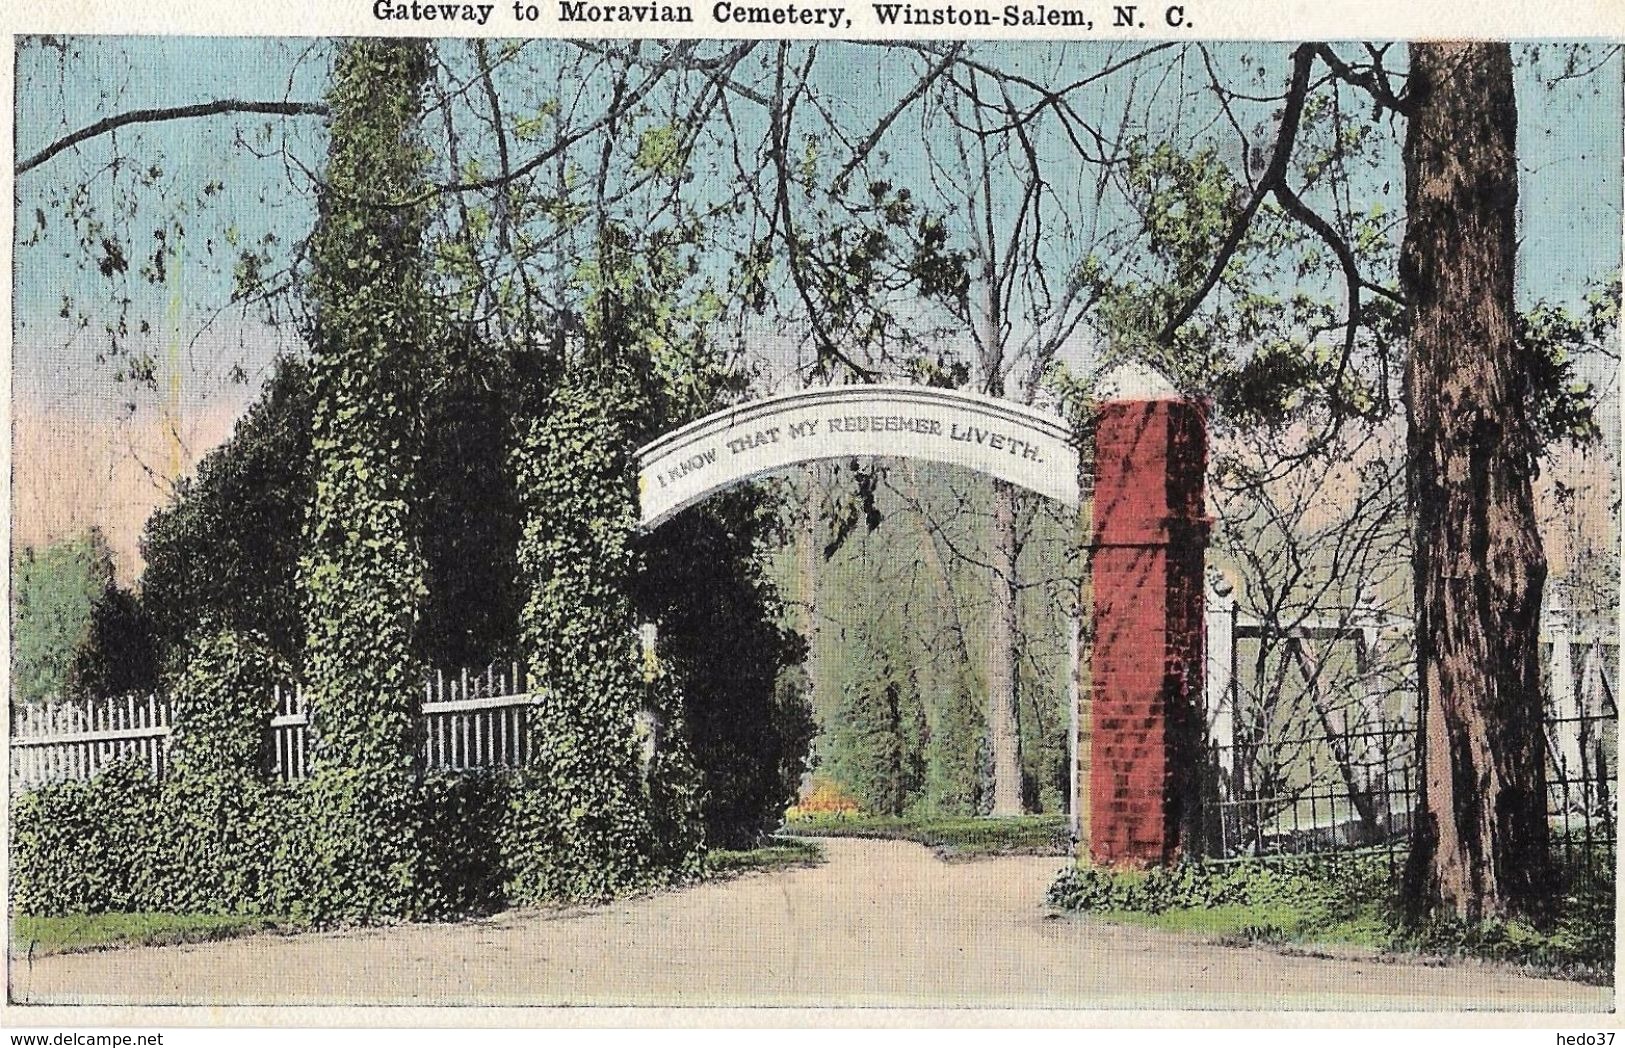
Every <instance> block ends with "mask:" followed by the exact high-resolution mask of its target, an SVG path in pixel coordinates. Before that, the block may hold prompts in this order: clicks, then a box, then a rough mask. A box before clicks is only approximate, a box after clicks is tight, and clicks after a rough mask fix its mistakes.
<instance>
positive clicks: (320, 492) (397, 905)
mask: <svg viewBox="0 0 1625 1048" xmlns="http://www.w3.org/2000/svg"><path fill="white" fill-rule="evenodd" d="M428 76H429V56H428V45H427V44H426V43H425V42H423V41H411V40H400V41H391V40H351V41H347V42H346V43H345V44H344V45H343V47H342V48H341V49H340V52H339V54H338V57H337V61H336V66H335V70H334V79H333V87H332V90H331V92H330V94H329V98H328V102H329V105H330V107H331V110H332V120H331V134H330V141H329V150H328V160H327V167H326V170H325V176H324V178H325V181H324V188H323V191H322V193H321V195H320V198H319V205H320V212H321V213H320V218H319V220H318V222H317V226H316V230H315V232H314V233H313V234H312V236H311V243H310V255H311V259H312V263H313V267H314V271H313V273H312V276H311V279H310V282H309V288H308V297H309V300H310V304H311V306H312V310H313V315H314V317H315V329H314V330H313V331H312V333H311V339H310V341H311V345H312V347H313V349H314V354H313V357H312V361H311V380H312V388H313V391H314V396H315V407H314V411H313V414H312V423H311V455H312V462H313V473H314V497H313V502H312V508H311V512H310V517H309V522H308V532H307V534H308V539H307V543H306V553H305V559H304V561H303V563H302V565H301V571H300V580H301V588H302V590H303V594H304V621H305V628H306V637H307V640H306V651H305V675H306V678H307V680H308V681H309V683H310V691H309V697H310V705H311V731H312V733H313V735H314V736H315V746H314V757H315V760H314V771H313V775H312V779H311V781H310V783H309V784H308V786H307V787H306V790H305V792H306V794H307V800H308V804H309V807H308V810H307V815H308V817H309V819H310V822H309V824H308V826H307V830H308V832H309V833H310V835H311V839H310V840H307V841H303V842H300V844H301V853H302V855H303V856H305V857H306V858H307V859H308V862H309V864H310V871H309V878H308V881H307V884H308V885H309V887H310V889H311V892H312V894H311V895H310V897H309V898H308V899H307V901H308V903H309V904H310V906H311V907H312V912H313V914H314V915H315V916H317V917H318V918H320V919H324V920H325V919H344V920H376V919H381V918H384V917H388V916H397V915H404V914H408V913H410V912H411V911H412V910H413V909H414V907H415V905H416V902H415V900H414V898H413V894H412V887H413V884H414V883H415V881H416V879H417V876H418V874H417V872H416V865H417V862H418V858H419V856H418V846H417V839H418V835H419V830H420V816H421V812H420V811H419V809H418V807H417V805H416V798H415V796H414V779H415V768H414V764H415V749H416V747H415V741H416V740H415V732H416V709H417V699H418V688H419V687H420V682H421V676H420V671H419V666H418V663H417V660H416V654H417V651H416V645H415V640H414V629H415V627H416V624H417V619H418V615H419V609H420V606H421V604H422V602H423V599H424V595H425V591H424V582H423V577H424V568H423V560H422V555H421V552H420V550H419V549H418V546H417V543H416V542H415V540H414V527H413V523H414V522H413V520H412V513H411V505H412V502H413V492H414V485H415V483H416V469H417V463H418V457H419V454H420V445H421V439H422V417H421V409H420V403H421V401H422V398H423V390H424V381H425V378H424V361H423V360H422V356H421V354H422V347H423V346H424V345H426V344H427V343H428V342H429V341H430V339H431V337H432V333H431V330H430V323H429V319H428V318H429V315H430V303H429V298H428V290H427V288H426V286H425V280H424V270H425V267H424V260H423V249H422V242H423V233H424V225H425V223H426V221H427V217H428V209H427V207H426V206H425V194H424V192H423V187H424V164H425V159H426V158H425V155H424V151H423V149H422V148H421V146H420V145H419V142H418V119H419V115H420V113H421V107H422V103H423V91H424V86H425V83H426V81H427V78H428Z"/></svg>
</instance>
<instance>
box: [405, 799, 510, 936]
mask: <svg viewBox="0 0 1625 1048" xmlns="http://www.w3.org/2000/svg"><path fill="white" fill-rule="evenodd" d="M514 781H515V776H514V774H513V773H512V772H510V771H505V770H495V771H470V772H461V773H458V774H455V775H452V774H440V775H431V776H428V777H426V778H425V779H424V780H423V782H422V784H421V786H420V788H419V790H418V797H419V801H418V803H419V804H420V806H421V808H422V811H423V822H422V831H421V836H420V838H419V844H420V847H421V849H422V853H423V861H422V864H421V865H420V866H419V868H418V881H417V884H416V886H415V888H414V891H415V894H416V899H417V904H418V908H417V910H416V912H414V913H413V916H414V917H416V918H419V919H429V920H438V919H445V918H450V917H455V916H459V915H463V914H471V913H472V914H480V913H492V912H495V911H496V910H499V909H501V908H502V907H503V905H505V904H506V902H507V897H506V895H505V894H504V893H503V884H504V882H505V881H506V880H507V878H508V870H507V866H506V865H505V860H504V853H503V847H504V843H503V842H504V834H505V832H506V825H507V817H508V806H509V804H510V803H511V798H512V796H513V791H514Z"/></svg>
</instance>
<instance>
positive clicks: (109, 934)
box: [11, 913, 288, 957]
mask: <svg viewBox="0 0 1625 1048" xmlns="http://www.w3.org/2000/svg"><path fill="white" fill-rule="evenodd" d="M287 926H288V922H287V921H286V920H284V919H282V918H277V917H241V916H229V917H228V916H220V915H217V914H202V913H76V914H70V915H68V916H66V917H29V916H18V917H13V918H12V920H11V952H12V955H13V956H16V957H28V956H34V957H43V956H46V955H48V954H53V953H83V952H85V951H87V950H105V949H110V948H112V947H117V946H172V945H175V944H176V943H186V942H209V941H212V940H215V939H230V938H233V937H235V936H238V935H251V934H253V933H254V932H260V931H266V930H269V929H280V928H285V927H287Z"/></svg>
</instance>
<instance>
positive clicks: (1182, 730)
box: [638, 385, 1210, 866]
mask: <svg viewBox="0 0 1625 1048" xmlns="http://www.w3.org/2000/svg"><path fill="white" fill-rule="evenodd" d="M1094 451H1095V455H1094V459H1095V462H1094V468H1093V474H1094V492H1093V498H1094V529H1093V535H1092V541H1091V543H1090V550H1091V553H1090V556H1091V575H1092V578H1093V587H1092V588H1093V594H1094V596H1093V607H1092V609H1091V613H1092V615H1093V618H1094V622H1095V635H1094V644H1093V647H1092V650H1091V655H1090V668H1091V676H1090V681H1091V683H1090V707H1091V710H1092V716H1091V717H1090V718H1089V721H1090V725H1089V728H1088V737H1087V740H1086V739H1085V738H1083V737H1079V738H1077V739H1076V740H1075V741H1076V744H1077V745H1078V746H1079V747H1087V749H1085V750H1083V751H1082V753H1083V756H1084V761H1085V763H1087V765H1088V768H1089V772H1088V776H1089V777H1088V782H1087V788H1088V797H1089V800H1088V801H1087V803H1086V804H1085V805H1084V807H1085V809H1086V811H1087V812H1088V817H1089V822H1088V827H1089V828H1088V832H1087V833H1086V834H1085V835H1084V836H1085V840H1084V841H1080V847H1087V848H1088V849H1089V853H1090V855H1091V857H1092V858H1093V859H1094V860H1095V861H1097V862H1102V863H1108V864H1112V865H1134V866H1148V865H1156V864H1160V863H1166V862H1169V861H1171V860H1173V859H1174V858H1176V857H1177V856H1179V855H1180V854H1182V853H1184V852H1185V851H1186V850H1187V849H1189V848H1190V847H1191V845H1192V841H1193V838H1194V837H1195V835H1196V833H1197V832H1198V822H1199V819H1200V812H1199V811H1198V810H1197V805H1198V804H1199V799H1198V798H1199V793H1198V791H1197V789H1196V788H1195V785H1196V778H1195V777H1196V774H1197V761H1198V759H1199V756H1200V747H1201V741H1200V738H1201V719H1202V715H1201V706H1200V703H1201V701H1202V694H1203V682H1204V670H1205V665H1204V663H1205V628H1204V618H1203V611H1204V609H1203V600H1204V586H1203V569H1204V557H1205V548H1206V544H1207V533H1208V528H1209V525H1210V520H1209V518H1208V517H1207V516H1206V512H1205V506H1204V502H1203V483H1204V476H1205V473H1206V468H1207V419H1206V412H1205V410H1204V409H1203V407H1202V405H1200V404H1198V403H1196V402H1194V401H1192V400H1189V399H1186V398H1182V397H1179V396H1177V395H1175V394H1173V393H1171V392H1146V393H1143V394H1139V395H1136V396H1133V397H1124V398H1121V399H1115V400H1110V401H1107V402H1106V403H1105V404H1103V405H1102V406H1101V408H1100V411H1099V414H1098V416H1097V419H1096V426H1095V436H1094ZM874 456H884V457H896V458H912V459H923V460H925V461H929V462H940V463H945V464H948V465H954V466H963V467H966V468H968V469H973V470H976V471H978V472H981V473H985V474H987V475H989V476H992V477H995V478H997V479H999V480H1002V481H1005V482H1007V483H1009V484H1013V485H1016V486H1018V487H1022V488H1025V489H1027V490H1029V491H1033V492H1036V493H1038V494H1040V495H1043V496H1045V497H1047V498H1051V499H1054V500H1055V501H1057V502H1059V503H1061V504H1063V505H1065V506H1071V507H1077V506H1078V505H1079V504H1080V499H1081V492H1082V483H1081V481H1080V477H1079V460H1080V456H1079V449H1078V446H1077V441H1076V438H1075V437H1074V436H1073V434H1072V431H1071V429H1070V428H1069V427H1068V426H1066V425H1065V424H1064V423H1062V422H1061V421H1060V420H1059V419H1056V418H1054V417H1052V416H1050V415H1048V414H1045V413H1044V412H1042V411H1038V410H1036V409H1033V408H1030V407H1027V406H1025V405H1021V404H1016V403H1013V402H1011V401H1006V400H997V399H994V398H992V397H985V396H979V395H976V394H971V393H963V392H959V391H956V390H944V389H932V388H929V387H921V386H884V385H862V386H840V387H833V388H826V389H819V390H810V391H807V392H801V393H793V394H788V395H784V396H778V397H770V398H767V399H764V400H758V401H753V402H751V403H748V404H740V405H738V406H736V407H732V408H727V409H724V410H722V411H719V412H717V413H715V414H712V415H708V416H707V417H705V418H702V419H700V420H698V421H696V422H693V423H690V424H689V425H687V426H684V427H682V428H681V429H678V430H675V431H673V432H671V433H669V434H667V435H665V436H664V437H661V438H660V439H658V440H655V441H653V442H652V443H650V444H648V445H647V446H645V447H644V448H642V449H641V450H640V451H639V453H638V464H639V476H638V489H639V497H640V500H641V516H642V521H643V524H644V526H645V527H647V528H653V527H657V526H659V525H660V524H661V523H663V522H664V521H666V520H668V519H670V518H671V517H672V516H673V515H674V514H676V513H678V512H680V511H681V510H682V509H684V508H685V507H687V506H690V505H693V504H694V503H696V502H698V501H700V500H701V499H703V498H705V497H706V496H708V495H710V494H712V493H714V492H717V491H721V490H722V489H724V488H727V487H730V486H732V485H734V484H738V483H740V482H741V481H745V480H748V479H750V478H752V477H756V476H760V475H762V474H765V473H769V472H772V471H774V470H779V469H782V468H784V467H786V466H792V465H796V464H798V463H805V462H813V461H817V460H820V459H850V458H862V457H874Z"/></svg>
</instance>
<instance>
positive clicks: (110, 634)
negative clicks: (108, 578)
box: [68, 584, 158, 696]
mask: <svg viewBox="0 0 1625 1048" xmlns="http://www.w3.org/2000/svg"><path fill="white" fill-rule="evenodd" d="M157 685H158V650H157V644H156V642H155V639H154V637H153V623H152V617H151V616H150V615H149V614H148V613H147V607H146V604H145V602H143V601H142V600H141V599H140V598H138V597H137V596H136V595H135V594H134V593H131V592H130V591H129V590H127V589H125V588H123V587H122V586H119V585H117V584H109V585H108V587H107V588H106V589H105V590H103V591H102V594H101V596H99V597H97V598H96V601H95V603H94V604H92V605H91V608H90V628H89V630H88V631H87V632H86V634H85V636H84V638H83V639H82V640H81V641H80V643H79V647H78V649H77V650H76V651H75V652H74V653H73V665H72V666H70V667H69V668H68V691H69V693H70V694H73V695H82V696H103V695H129V694H131V693H133V692H151V691H153V690H154V689H155V688H156V687H157Z"/></svg>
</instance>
